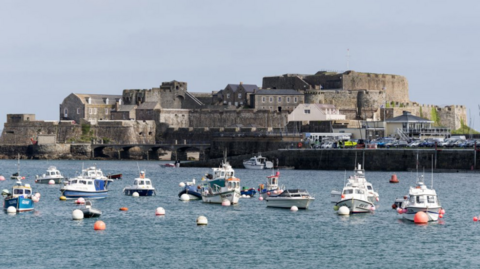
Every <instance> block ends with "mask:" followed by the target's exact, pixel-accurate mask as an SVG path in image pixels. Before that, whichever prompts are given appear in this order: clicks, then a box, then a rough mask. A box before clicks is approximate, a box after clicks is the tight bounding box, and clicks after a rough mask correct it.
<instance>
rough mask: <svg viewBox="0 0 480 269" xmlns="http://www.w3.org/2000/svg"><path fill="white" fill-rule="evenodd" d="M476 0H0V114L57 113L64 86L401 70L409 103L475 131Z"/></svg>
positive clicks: (207, 85) (78, 88) (206, 87)
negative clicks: (460, 112)
mask: <svg viewBox="0 0 480 269" xmlns="http://www.w3.org/2000/svg"><path fill="white" fill-rule="evenodd" d="M479 11H480V1H461V2H455V3H454V2H452V1H418V0H415V1H319V0H314V1H280V0H275V1H263V0H262V1H261V0H255V1H248V0H242V1H225V0H218V1H198V0H197V1H194V0H192V1H179V0H175V1H142V0H131V1H123V0H111V1H105V0H91V1H87V0H83V1H78V0H77V1H69V0H61V1H48V0H42V1H37V0H35V1H15V0H11V1H7V0H0V34H1V36H0V87H1V89H0V92H1V99H0V100H2V101H1V103H0V126H1V127H0V129H2V128H3V123H4V122H5V121H6V114H12V113H33V114H36V118H37V119H40V120H58V119H59V105H60V103H61V102H62V101H63V99H64V98H65V97H67V96H68V95H69V94H70V93H92V94H93V93H96V94H101V93H103V94H118V95H121V94H122V90H123V89H138V88H141V89H147V88H152V87H158V86H159V85H160V84H161V83H162V82H164V81H171V80H179V81H184V82H187V83H188V90H189V91H191V92H211V91H215V90H219V89H222V88H224V87H225V86H226V84H228V83H238V82H240V81H242V82H244V83H251V84H257V85H259V86H261V84H262V78H263V77H264V76H273V75H281V74H285V73H303V74H313V73H315V72H317V71H319V70H338V71H343V70H346V69H347V60H346V53H347V49H350V55H351V56H350V63H349V66H350V69H352V70H355V71H358V72H373V73H388V74H397V75H402V76H405V77H407V79H408V81H409V86H410V99H411V100H412V101H416V102H419V103H422V104H436V105H442V106H444V105H451V104H455V105H466V106H467V108H468V110H467V112H471V113H468V118H469V120H470V119H472V121H473V122H474V124H472V125H474V126H473V127H474V128H475V129H477V130H479V129H480V116H479V108H478V104H480V99H479V98H478V96H479V93H478V89H477V85H476V82H475V81H477V79H479V77H480V76H479V74H478V71H479V70H478V67H477V66H478V62H479V59H480V57H479V49H480V46H479V39H480V36H479V29H480V28H479V26H480V15H479Z"/></svg>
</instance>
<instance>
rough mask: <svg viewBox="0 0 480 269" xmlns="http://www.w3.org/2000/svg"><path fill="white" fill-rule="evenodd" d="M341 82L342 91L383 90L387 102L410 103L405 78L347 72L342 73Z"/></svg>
mask: <svg viewBox="0 0 480 269" xmlns="http://www.w3.org/2000/svg"><path fill="white" fill-rule="evenodd" d="M342 80H343V89H345V90H361V89H368V90H376V91H383V90H385V92H386V98H387V100H388V101H396V102H409V101H410V99H409V95H408V81H407V78H406V77H403V76H399V75H387V74H371V73H357V72H354V71H347V72H345V73H343V78H342Z"/></svg>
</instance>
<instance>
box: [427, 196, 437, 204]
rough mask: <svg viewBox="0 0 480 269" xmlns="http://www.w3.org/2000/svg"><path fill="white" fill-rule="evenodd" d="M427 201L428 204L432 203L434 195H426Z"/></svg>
mask: <svg viewBox="0 0 480 269" xmlns="http://www.w3.org/2000/svg"><path fill="white" fill-rule="evenodd" d="M427 201H428V203H429V204H434V203H435V196H433V195H429V196H427Z"/></svg>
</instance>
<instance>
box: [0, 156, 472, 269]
mask: <svg viewBox="0 0 480 269" xmlns="http://www.w3.org/2000/svg"><path fill="white" fill-rule="evenodd" d="M95 163H96V164H97V167H99V168H101V169H102V170H103V171H104V173H105V174H108V173H117V172H119V173H123V179H122V180H118V181H115V182H113V183H112V185H111V187H110V191H109V197H108V198H107V199H103V200H97V201H94V207H95V208H98V209H100V210H102V211H103V215H102V216H101V218H100V219H101V220H103V221H104V222H105V223H106V227H107V228H106V230H105V231H94V230H93V224H94V222H95V221H96V220H97V219H84V220H81V221H73V220H72V211H73V210H74V209H75V208H77V205H75V204H73V201H60V200H59V199H58V198H59V196H60V191H59V185H55V186H49V185H40V184H35V183H34V177H35V175H36V174H43V173H44V172H45V170H46V168H47V167H48V166H49V165H55V166H57V168H58V169H60V170H61V171H62V172H63V173H64V174H65V175H67V176H74V175H75V172H76V171H80V170H81V167H82V162H81V161H49V162H47V161H21V169H20V171H21V174H22V175H25V176H26V177H27V179H26V180H25V182H26V183H30V184H31V185H32V186H33V188H34V192H36V191H38V192H40V193H41V194H42V196H41V199H40V202H39V203H37V204H36V205H35V212H32V213H22V214H17V215H8V214H6V213H0V228H1V239H2V242H3V244H2V245H3V247H2V249H1V251H0V268H69V267H70V268H71V267H73V268H134V267H137V268H151V267H156V268H349V267H352V268H386V267H393V268H412V267H415V268H419V267H421V266H425V267H427V268H434V267H435V268H459V267H479V266H480V257H479V256H478V252H479V249H480V243H479V242H480V235H479V234H480V223H475V222H473V221H472V217H473V216H474V215H477V216H478V215H480V199H478V197H479V195H478V194H479V193H480V192H479V189H480V184H478V182H479V181H480V176H479V175H478V174H446V173H445V174H434V187H435V189H436V190H437V193H438V195H439V198H440V201H441V202H442V206H443V207H444V208H445V210H446V214H445V217H444V219H443V220H441V221H440V222H439V223H434V224H428V225H423V226H420V225H415V224H412V223H410V222H404V221H402V220H401V219H400V216H399V215H398V214H397V213H396V212H395V211H394V210H392V209H391V205H392V203H393V201H394V199H395V198H396V197H401V196H403V195H405V194H406V193H407V192H408V188H409V186H411V185H414V183H415V174H414V173H410V172H398V173H396V174H397V176H398V178H399V180H400V183H399V184H389V183H388V180H389V179H390V176H391V175H392V173H390V172H388V173H387V172H368V171H367V179H368V180H369V181H370V182H372V184H373V186H374V188H376V189H377V190H378V192H379V194H380V202H379V205H378V206H377V210H376V212H375V213H372V214H365V215H354V216H349V217H344V216H338V215H336V214H335V212H334V211H333V205H332V204H331V203H330V191H331V190H332V189H339V190H340V189H341V188H342V185H343V180H344V175H345V172H343V171H342V172H339V171H302V170H284V171H281V176H280V180H281V181H280V183H281V184H284V185H285V186H286V187H287V188H305V189H307V190H308V191H309V192H310V193H311V194H312V195H314V196H315V198H316V201H315V202H314V203H313V204H312V205H311V206H310V208H309V209H308V210H301V211H298V212H291V211H289V210H285V209H271V208H266V206H265V203H264V202H262V201H259V200H258V199H256V198H254V199H241V200H240V204H238V205H235V206H232V207H222V206H220V205H211V204H203V203H202V202H201V201H190V202H181V201H179V200H178V196H177V194H178V192H179V191H180V188H179V186H178V184H179V183H180V182H181V181H187V180H188V181H190V180H191V179H192V178H196V179H197V180H199V179H200V178H201V176H202V175H203V174H205V173H206V172H209V169H207V168H181V169H172V168H161V167H160V166H159V162H140V163H139V166H140V168H141V169H142V170H143V169H145V170H146V171H147V177H149V178H151V179H152V181H153V184H154V186H155V187H156V188H157V194H158V195H157V196H155V197H139V198H133V197H130V196H124V195H123V194H122V189H123V188H124V187H125V186H127V185H130V184H132V183H133V178H134V177H136V176H137V175H138V169H137V162H133V161H132V162H130V161H97V162H95ZM95 163H94V162H85V163H84V165H85V166H92V165H94V164H95ZM16 169H17V168H16V161H13V160H2V161H0V174H2V175H3V176H5V177H6V178H7V180H5V181H3V182H0V188H1V189H6V188H7V189H10V188H11V186H12V185H13V183H14V181H13V180H10V179H8V178H9V176H10V175H11V174H12V173H14V172H16ZM270 173H271V172H270V171H253V170H245V169H237V170H236V174H237V177H239V178H240V179H241V180H242V186H247V187H255V188H256V187H257V186H258V185H259V184H260V183H264V182H265V178H266V176H268V175H270ZM346 173H347V175H350V174H351V173H352V171H347V172H346ZM430 176H431V175H430V174H427V175H426V178H427V179H428V180H427V182H429V181H430ZM160 206H161V207H164V208H165V210H166V215H165V216H155V209H156V208H157V207H160ZM120 207H128V208H129V210H128V211H127V212H122V211H119V208H120ZM200 215H204V216H206V217H207V218H208V222H209V224H208V225H207V226H197V225H196V224H195V220H196V218H197V217H198V216H200Z"/></svg>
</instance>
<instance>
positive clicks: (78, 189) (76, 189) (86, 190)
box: [60, 167, 113, 199]
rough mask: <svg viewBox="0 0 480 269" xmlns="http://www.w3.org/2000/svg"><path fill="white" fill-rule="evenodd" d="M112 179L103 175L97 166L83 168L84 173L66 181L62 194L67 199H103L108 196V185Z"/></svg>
mask: <svg viewBox="0 0 480 269" xmlns="http://www.w3.org/2000/svg"><path fill="white" fill-rule="evenodd" d="M112 181H113V180H112V179H109V178H107V177H106V176H104V175H103V173H102V171H101V170H100V169H98V168H96V167H89V168H87V169H83V170H82V174H81V175H80V176H78V177H75V178H72V179H70V180H68V181H67V182H65V185H64V186H63V187H62V188H61V189H60V191H61V192H62V195H63V196H65V197H66V198H67V199H78V198H80V197H82V198H85V199H102V198H107V195H108V185H109V184H110V183H111V182H112Z"/></svg>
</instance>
